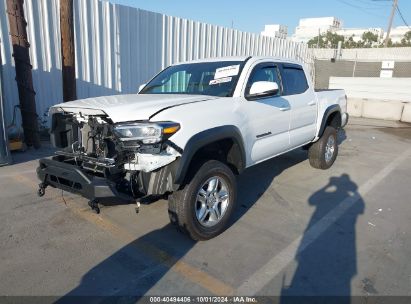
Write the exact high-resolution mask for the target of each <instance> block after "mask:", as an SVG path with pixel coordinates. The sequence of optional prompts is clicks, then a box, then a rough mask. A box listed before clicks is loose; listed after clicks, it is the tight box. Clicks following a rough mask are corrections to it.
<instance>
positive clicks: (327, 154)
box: [308, 126, 338, 170]
mask: <svg viewBox="0 0 411 304" xmlns="http://www.w3.org/2000/svg"><path fill="white" fill-rule="evenodd" d="M337 155H338V143H337V130H336V129H335V128H333V127H331V126H328V127H326V128H325V130H324V133H323V135H322V136H321V137H320V139H319V140H318V141H316V142H315V143H313V144H312V145H311V146H310V148H309V149H308V159H309V160H310V165H311V166H312V167H314V168H316V169H322V170H327V169H329V168H330V167H331V166H332V165H333V164H334V162H335V159H336V158H337Z"/></svg>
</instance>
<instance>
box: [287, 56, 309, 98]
mask: <svg viewBox="0 0 411 304" xmlns="http://www.w3.org/2000/svg"><path fill="white" fill-rule="evenodd" d="M281 78H282V82H283V87H284V93H283V95H297V94H302V93H304V92H305V91H307V90H308V82H307V77H306V76H305V72H304V70H303V68H302V67H301V66H299V65H296V64H292V65H291V64H284V65H283V67H282V70H281Z"/></svg>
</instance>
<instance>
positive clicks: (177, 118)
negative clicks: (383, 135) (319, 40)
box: [37, 57, 348, 240]
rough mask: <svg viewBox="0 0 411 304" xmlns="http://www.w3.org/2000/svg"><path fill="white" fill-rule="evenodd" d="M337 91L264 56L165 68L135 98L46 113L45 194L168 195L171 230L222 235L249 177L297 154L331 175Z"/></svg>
mask: <svg viewBox="0 0 411 304" xmlns="http://www.w3.org/2000/svg"><path fill="white" fill-rule="evenodd" d="M346 107H347V100H346V96H345V93H344V91H343V90H334V91H323V92H315V91H314V89H313V87H312V84H311V81H310V78H309V77H308V73H307V71H306V70H305V68H304V66H302V65H301V64H300V63H298V62H295V61H291V60H285V59H279V58H270V57H235V58H232V57H230V58H217V59H209V60H201V61H193V62H188V63H179V64H175V65H172V66H170V67H168V68H166V69H164V70H163V71H162V72H160V73H159V74H158V75H156V76H155V77H154V78H153V79H151V80H150V81H149V82H148V83H147V84H145V85H143V86H141V87H140V91H139V93H138V94H131V95H118V96H106V97H96V98H88V99H83V100H77V101H72V102H67V103H62V104H58V105H55V106H53V107H52V108H51V109H50V115H51V119H52V127H51V140H52V142H53V144H54V145H55V147H57V148H58V151H57V152H56V155H55V156H54V157H52V158H51V159H41V160H40V164H39V167H38V169H37V175H38V177H39V179H40V181H41V183H40V185H39V191H38V194H39V195H40V196H42V195H44V192H45V188H46V187H47V186H51V187H55V188H59V189H63V190H66V191H70V192H73V193H78V194H81V195H82V196H84V197H86V198H88V199H89V205H90V206H91V207H92V208H93V209H94V210H95V211H96V212H99V210H100V209H99V204H104V203H105V202H110V203H113V202H119V203H121V202H137V201H138V200H139V199H141V198H148V197H167V198H168V201H169V208H168V211H169V216H170V221H171V222H172V223H173V224H175V225H176V226H177V227H179V228H180V229H181V230H183V231H185V232H188V234H189V236H190V237H191V238H193V239H195V240H206V239H210V238H212V237H215V236H216V235H218V234H220V233H221V232H222V231H224V229H226V228H227V224H228V221H229V218H230V216H231V214H232V212H233V209H234V207H235V204H236V192H237V186H236V178H235V175H237V174H240V173H241V172H242V171H243V170H244V169H246V168H248V167H251V166H253V165H255V164H258V163H261V162H263V161H265V160H267V159H270V158H273V157H275V156H277V155H280V154H283V153H286V152H287V151H290V150H293V149H296V148H299V147H304V148H306V149H307V150H308V158H309V161H310V164H311V166H313V167H314V168H318V169H328V168H329V167H330V166H331V165H332V164H333V163H334V161H335V159H336V157H337V153H338V145H337V131H338V129H339V128H342V127H344V126H345V124H346V123H347V121H348V115H347V109H346Z"/></svg>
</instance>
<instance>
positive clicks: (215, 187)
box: [168, 160, 237, 240]
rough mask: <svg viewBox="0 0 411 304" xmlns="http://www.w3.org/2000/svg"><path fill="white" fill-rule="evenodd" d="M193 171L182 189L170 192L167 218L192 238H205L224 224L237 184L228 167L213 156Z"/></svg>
mask: <svg viewBox="0 0 411 304" xmlns="http://www.w3.org/2000/svg"><path fill="white" fill-rule="evenodd" d="M193 173H194V174H192V176H193V178H192V179H191V180H190V182H189V183H188V184H187V185H186V186H185V187H184V188H183V189H182V190H179V191H176V192H174V193H172V194H171V195H170V196H169V199H168V200H169V210H168V212H169V216H170V221H171V223H173V224H175V225H176V226H177V227H179V228H180V229H181V230H183V231H184V232H187V233H188V234H189V235H190V237H191V238H192V239H193V240H208V239H211V238H213V237H215V236H217V235H219V234H220V233H222V232H223V231H224V230H225V229H226V228H227V226H228V222H229V219H230V217H231V214H232V212H233V209H234V204H235V201H236V193H237V184H236V180H235V176H234V174H233V172H232V171H231V169H230V168H229V167H228V166H226V165H225V164H223V163H221V162H219V161H216V160H210V161H207V162H205V163H204V164H203V165H202V166H201V167H200V168H199V169H198V171H197V172H193Z"/></svg>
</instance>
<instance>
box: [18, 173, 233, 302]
mask: <svg viewBox="0 0 411 304" xmlns="http://www.w3.org/2000/svg"><path fill="white" fill-rule="evenodd" d="M12 178H13V179H15V180H17V181H19V182H23V184H28V185H29V186H31V187H32V188H34V189H37V187H38V183H36V182H34V181H33V180H32V179H30V178H28V177H25V176H23V175H14V176H12ZM56 198H57V197H56ZM65 201H66V203H67V207H68V208H69V210H71V211H72V212H73V213H74V214H75V215H77V216H79V217H81V218H83V219H85V220H87V221H88V222H90V223H92V224H94V225H96V226H98V227H99V228H101V229H104V230H105V231H107V232H109V233H110V234H112V235H113V236H114V237H116V238H117V239H120V240H122V241H124V242H127V243H130V244H131V245H132V246H134V247H136V248H137V249H139V250H140V251H142V252H144V253H145V254H147V255H150V257H152V258H154V259H155V260H157V261H158V262H160V263H162V264H164V265H165V266H167V267H168V268H170V269H171V270H172V271H174V272H176V273H178V274H180V275H182V276H183V277H185V278H186V279H188V280H190V281H191V282H193V283H195V284H197V285H200V286H201V287H203V288H205V289H207V290H208V291H210V292H211V293H213V294H215V295H219V296H229V295H232V294H233V291H234V289H233V288H232V287H231V286H229V285H227V284H226V283H224V282H222V281H221V280H219V279H217V278H215V277H213V276H211V275H209V274H207V273H205V272H203V271H201V270H200V269H198V268H196V267H193V266H191V265H189V264H187V263H185V262H183V261H180V260H179V259H178V258H175V257H173V256H171V255H169V254H168V253H167V252H165V251H164V250H161V249H159V248H157V247H155V246H153V245H151V244H149V243H147V242H144V243H143V242H138V243H136V242H134V241H135V237H134V236H133V235H132V234H130V233H129V232H128V231H127V230H125V229H123V228H121V227H119V226H118V225H116V224H114V223H113V222H111V221H110V220H109V219H107V218H106V217H103V216H102V215H97V214H94V213H92V212H91V211H90V209H89V208H82V207H80V205H84V204H83V203H81V202H78V201H76V200H75V199H74V198H66V199H65ZM69 203H70V204H69Z"/></svg>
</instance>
